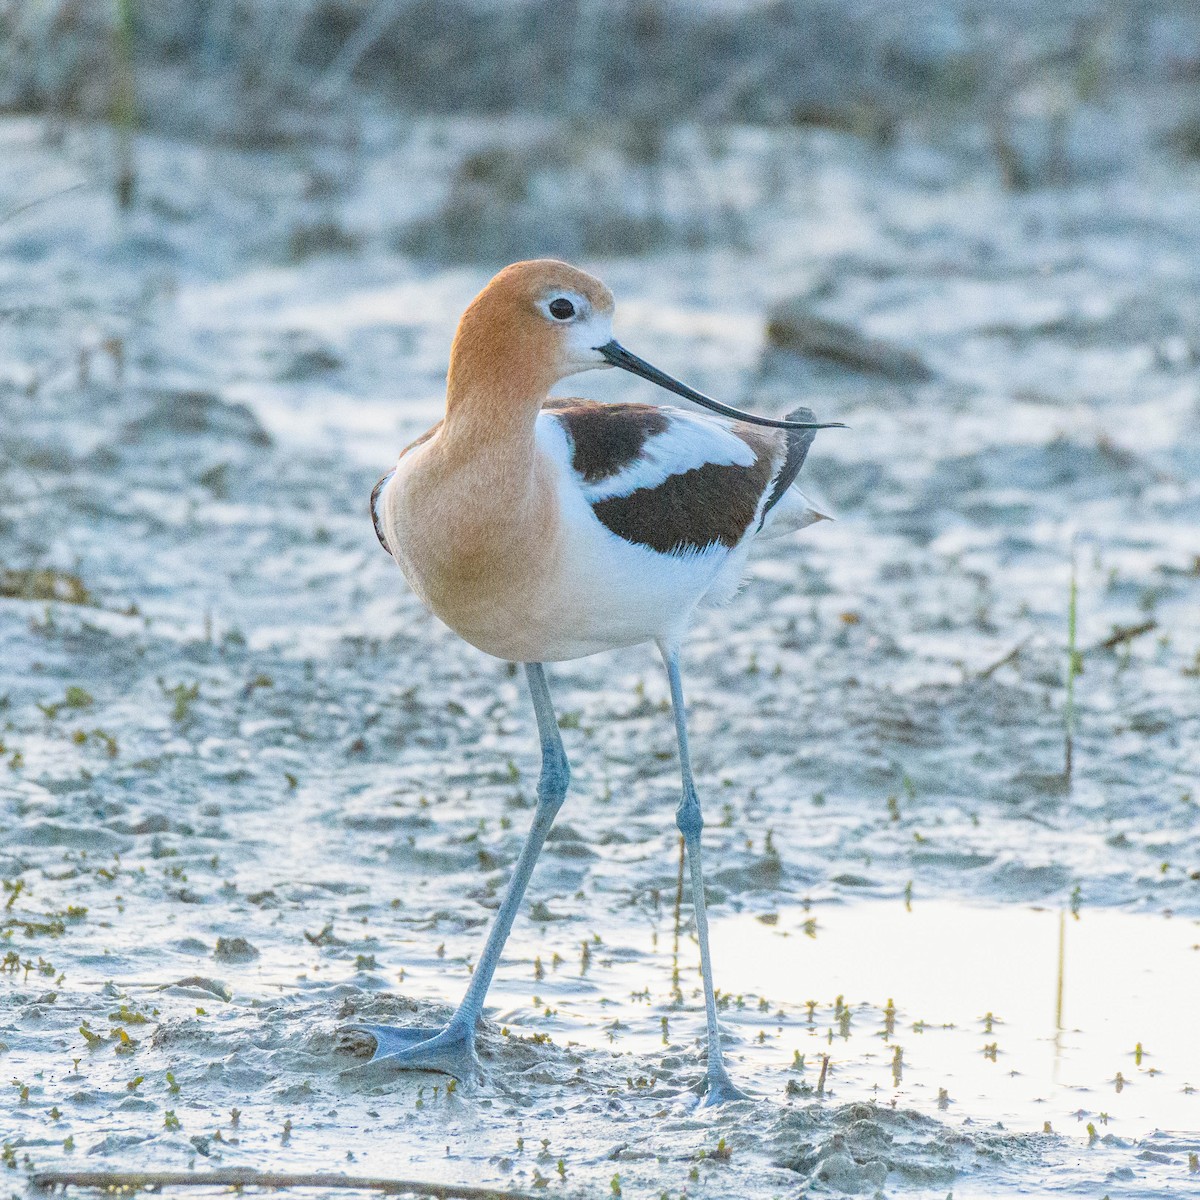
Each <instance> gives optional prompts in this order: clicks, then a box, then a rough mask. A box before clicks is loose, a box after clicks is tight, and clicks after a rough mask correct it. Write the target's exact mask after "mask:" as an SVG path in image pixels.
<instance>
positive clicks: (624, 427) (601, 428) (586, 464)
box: [545, 400, 671, 484]
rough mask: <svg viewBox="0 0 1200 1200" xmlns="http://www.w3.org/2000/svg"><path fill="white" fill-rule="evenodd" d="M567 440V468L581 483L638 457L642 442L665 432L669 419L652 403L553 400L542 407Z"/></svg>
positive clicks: (602, 476) (616, 471) (617, 470)
mask: <svg viewBox="0 0 1200 1200" xmlns="http://www.w3.org/2000/svg"><path fill="white" fill-rule="evenodd" d="M545 408H546V410H547V411H548V412H550V413H551V414H552V415H553V416H554V419H555V420H556V421H558V422H560V423H561V424H562V425H563V427H564V428H565V429H566V431H567V435H568V436H569V437H570V439H571V467H572V469H573V470H574V471H575V473H576V474H577V475H578V476H579V477H580V479H582V480H583V482H584V483H585V484H589V483H599V482H600V480H602V479H609V478H611V477H612V476H613V475H617V474H619V473H620V472H621V471H623V470H624V469H625V468H626V467H628V466H629V465H630V464H631V463H634V462H636V461H637V460H638V459H639V458H641V456H642V451H643V449H644V448H645V445H646V442H647V441H648V440H649V439H650V438H652V437H655V436H656V435H658V434H660V433H665V432H666V429H667V426H668V425H669V424H670V423H671V418H670V416H669V415H668V414H667V413H665V412H663V410H662V409H661V408H656V407H655V406H654V405H653V404H604V403H601V402H600V401H598V400H555V401H551V402H550V403H549V404H547V405H545Z"/></svg>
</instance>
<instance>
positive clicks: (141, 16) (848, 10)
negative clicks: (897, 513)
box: [0, 0, 1200, 262]
mask: <svg viewBox="0 0 1200 1200" xmlns="http://www.w3.org/2000/svg"><path fill="white" fill-rule="evenodd" d="M0 111H7V112H10V113H37V114H42V115H45V116H47V117H48V118H50V121H51V123H52V124H53V123H54V122H60V123H65V122H68V121H77V120H95V121H104V122H111V123H112V127H113V129H114V131H115V134H116V138H115V153H114V159H115V163H114V166H113V168H112V177H113V183H114V189H115V194H116V195H117V196H118V198H119V199H120V201H121V202H122V203H123V204H128V203H130V202H131V201H132V199H133V196H134V190H135V155H134V148H133V141H134V139H133V133H134V131H138V132H140V133H142V134H153V135H159V136H165V137H174V138H184V139H190V140H194V141H199V142H205V143H219V144H226V145H231V146H234V147H238V148H242V149H249V150H258V149H261V150H284V151H287V150H292V149H296V148H308V147H312V146H316V145H321V144H326V145H336V146H340V147H352V148H354V149H355V151H356V152H357V149H358V148H360V147H363V146H366V145H368V144H369V143H371V141H372V138H373V137H375V136H376V135H377V134H378V130H379V127H380V124H381V122H382V123H385V124H386V123H388V122H390V124H391V128H392V129H393V131H395V130H403V129H404V128H405V126H406V123H407V124H408V125H409V126H410V127H411V126H413V125H414V123H415V122H416V121H418V120H419V119H421V118H425V117H439V118H445V117H450V118H454V117H458V116H470V117H475V118H486V119H487V120H488V121H490V122H491V125H490V126H488V127H486V128H484V127H483V126H481V129H484V135H483V136H482V138H481V137H475V138H474V139H473V140H472V139H467V141H468V142H470V144H466V143H464V144H463V145H461V146H458V147H457V154H453V153H451V154H449V155H448V156H447V164H446V167H445V170H444V172H443V173H442V175H441V176H440V177H439V178H438V180H437V181H436V184H435V189H434V190H435V193H436V194H434V195H432V196H431V199H430V203H429V204H428V206H427V210H426V211H424V212H423V213H422V215H419V216H417V217H416V218H415V219H413V220H410V221H408V222H407V223H405V224H402V225H401V226H400V227H398V228H396V229H395V230H394V231H393V233H392V234H391V235H389V240H390V242H391V244H392V245H393V247H394V248H395V249H398V250H400V251H402V252H404V253H407V254H411V255H415V256H418V257H423V258H429V259H433V260H436V261H442V262H458V261H489V260H490V261H497V262H498V261H503V260H506V259H510V258H513V257H516V256H519V255H524V254H530V253H542V252H550V251H553V252H555V253H558V254H561V255H566V256H574V255H583V256H587V255H601V256H603V255H608V254H613V253H626V254H639V253H646V252H650V251H653V250H655V249H659V248H663V247H666V246H679V247H685V248H692V247H697V246H701V245H705V244H710V243H713V242H721V243H723V244H730V243H733V244H736V243H737V242H738V241H739V239H741V238H742V236H743V234H744V225H745V221H746V214H747V213H748V212H750V211H753V210H754V209H755V208H757V207H760V206H761V205H762V204H763V203H764V202H766V201H768V200H769V191H770V187H771V186H772V185H771V181H770V179H769V178H768V176H769V174H770V171H771V170H772V169H775V168H774V166H772V165H771V164H769V163H767V160H766V158H765V157H764V158H762V159H761V160H760V162H761V164H763V169H762V170H761V171H760V172H759V178H757V179H755V180H751V181H749V182H747V181H746V180H745V179H741V180H734V179H731V178H729V177H727V176H728V172H725V171H724V170H723V168H724V166H725V159H724V153H723V146H722V133H721V131H723V130H729V129H730V128H732V127H740V128H742V129H746V128H749V127H757V128H769V129H772V130H795V129H799V128H814V127H818V128H822V129H825V130H829V131H832V132H833V133H835V134H838V135H842V136H850V137H854V138H857V139H861V141H862V143H863V145H864V147H865V148H866V149H868V150H871V149H879V148H886V147H889V146H891V145H894V144H896V143H897V142H901V141H909V142H911V141H919V142H923V143H929V144H934V145H937V146H939V147H940V148H942V149H946V150H949V151H950V152H951V153H952V154H954V155H955V156H957V157H959V158H964V159H966V160H970V161H974V162H976V163H985V164H986V165H987V166H988V169H990V170H993V171H994V172H996V174H997V175H998V177H999V179H1000V180H1001V182H1002V183H1003V184H1004V185H1006V186H1008V187H1010V188H1012V189H1013V190H1029V189H1033V188H1039V187H1055V186H1065V185H1070V184H1074V183H1078V182H1086V181H1088V180H1090V179H1095V178H1098V177H1101V176H1104V175H1107V174H1111V173H1112V172H1114V171H1119V170H1123V169H1130V168H1134V169H1136V167H1137V166H1138V165H1139V164H1140V163H1141V162H1142V161H1143V160H1144V158H1145V156H1146V155H1147V154H1148V153H1151V152H1153V153H1157V154H1164V155H1167V156H1170V157H1171V158H1172V159H1173V161H1175V162H1177V163H1184V162H1190V161H1195V159H1196V158H1197V157H1200V149H1198V147H1200V136H1198V134H1197V130H1200V4H1197V3H1196V0H1055V2H1054V3H1051V4H1045V3H1035V2H1034V0H894V2H891V3H884V4H881V3H879V2H878V0H720V2H712V3H701V2H698V0H153V2H151V0H114V2H112V3H95V2H92V0H7V2H5V0H0ZM521 120H526V121H527V122H528V124H527V126H525V127H521V126H519V124H514V122H519V121H521ZM778 152H779V151H778V147H776V148H775V149H773V150H772V153H773V154H776V155H777V154H778ZM333 190H334V191H336V184H335V186H334V188H333ZM330 207H331V211H332V207H333V206H332V205H331V206H330ZM361 240H362V239H361V237H360V235H359V234H358V233H357V232H356V231H354V230H352V229H349V228H347V227H345V225H344V223H343V222H341V221H340V220H339V219H338V218H337V216H336V214H333V215H330V214H329V213H324V212H317V213H315V215H314V216H313V219H312V220H311V221H309V222H308V223H306V224H304V225H303V226H302V227H298V228H297V229H296V230H294V231H293V233H292V234H291V236H290V240H289V242H288V248H287V254H288V255H289V256H290V257H291V258H292V259H302V258H305V257H308V256H310V255H313V254H321V253H326V252H354V251H355V250H356V249H358V248H359V246H360V245H361Z"/></svg>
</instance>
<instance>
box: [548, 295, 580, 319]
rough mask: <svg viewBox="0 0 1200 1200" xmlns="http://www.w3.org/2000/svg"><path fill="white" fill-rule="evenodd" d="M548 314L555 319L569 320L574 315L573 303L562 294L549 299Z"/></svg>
mask: <svg viewBox="0 0 1200 1200" xmlns="http://www.w3.org/2000/svg"><path fill="white" fill-rule="evenodd" d="M550 315H551V316H552V317H553V318H554V319H555V320H556V321H569V320H570V319H571V318H572V317H573V316H574V315H575V305H573V304H572V303H571V302H570V300H568V299H566V298H565V297H564V296H559V297H557V299H554V300H551V301H550Z"/></svg>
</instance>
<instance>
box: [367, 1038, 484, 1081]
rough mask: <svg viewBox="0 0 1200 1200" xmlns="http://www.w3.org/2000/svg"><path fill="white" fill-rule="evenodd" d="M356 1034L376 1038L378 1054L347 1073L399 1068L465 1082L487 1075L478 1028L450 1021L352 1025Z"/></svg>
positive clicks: (399, 1069) (376, 1052)
mask: <svg viewBox="0 0 1200 1200" xmlns="http://www.w3.org/2000/svg"><path fill="white" fill-rule="evenodd" d="M346 1029H347V1030H349V1031H353V1032H355V1033H368V1034H370V1035H371V1037H373V1038H374V1039H375V1053H374V1054H373V1055H372V1056H371V1059H370V1061H369V1062H365V1063H363V1064H361V1066H357V1067H350V1068H349V1069H348V1070H347V1071H346V1072H344V1073H345V1074H352V1073H355V1072H367V1071H370V1072H371V1073H376V1072H377V1071H379V1070H381V1069H392V1070H396V1071H437V1072H440V1073H441V1074H443V1075H452V1076H453V1077H454V1078H455V1079H459V1080H462V1081H463V1082H464V1083H465V1082H467V1081H469V1080H474V1079H478V1078H479V1077H480V1076H481V1075H482V1074H483V1068H482V1067H481V1066H480V1065H479V1059H478V1058H477V1057H476V1055H475V1031H474V1030H473V1029H466V1028H464V1027H462V1026H460V1025H455V1024H450V1025H447V1026H446V1027H445V1028H444V1029H428V1028H421V1027H419V1026H406V1025H348V1026H346Z"/></svg>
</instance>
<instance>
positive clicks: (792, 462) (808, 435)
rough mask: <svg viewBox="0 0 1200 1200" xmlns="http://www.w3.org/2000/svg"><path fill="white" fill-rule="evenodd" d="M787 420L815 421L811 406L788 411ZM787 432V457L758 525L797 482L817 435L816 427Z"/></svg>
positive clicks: (761, 523)
mask: <svg viewBox="0 0 1200 1200" xmlns="http://www.w3.org/2000/svg"><path fill="white" fill-rule="evenodd" d="M786 419H787V420H789V421H815V420H816V418H815V417H814V416H813V411H812V409H811V408H797V409H795V410H794V411H793V412H790V413H788V415H787V418H786ZM784 432H785V433H786V434H787V457H786V458H784V460H783V466H782V467H780V468H779V474H778V475H776V476H775V486H774V487H773V488H771V494H770V495H769V496H768V497H767V502H766V504H765V505H763V511H762V517H761V518H760V520H759V522H758V527H759V529H761V528H762V527H763V522H764V521H765V520H766V519H767V513H769V512H770V511H771V509H773V508H774V507H775V505H776V504H778V503H779V501H780V500H782V499H783V494H784V492H786V491H787V490H788V488H790V487H791V486H792V484H793V483H795V482H796V476H797V475H799V474H800V468H801V467H802V466H804V460H805V459H806V458H807V457H808V451H809V447H810V446H812V444H813V440H814V439H815V438H816V436H817V431H816V430H815V429H787V430H784Z"/></svg>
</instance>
